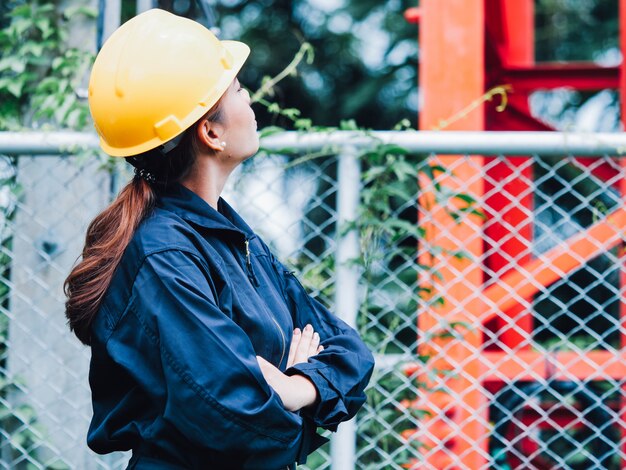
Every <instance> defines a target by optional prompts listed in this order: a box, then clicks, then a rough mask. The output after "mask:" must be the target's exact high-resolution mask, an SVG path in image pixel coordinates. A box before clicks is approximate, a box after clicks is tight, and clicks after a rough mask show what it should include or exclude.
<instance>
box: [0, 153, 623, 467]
mask: <svg viewBox="0 0 626 470" xmlns="http://www.w3.org/2000/svg"><path fill="white" fill-rule="evenodd" d="M407 160H410V161H411V162H414V163H415V167H414V168H415V175H416V177H415V178H414V179H413V180H412V181H411V182H410V183H409V184H410V188H411V194H412V196H411V197H409V198H404V199H402V198H397V197H396V198H392V199H390V201H391V202H390V204H391V209H392V210H391V216H390V220H391V219H393V220H397V221H404V222H405V223H406V226H404V225H402V223H400V222H398V223H396V226H397V227H400V229H398V230H395V231H390V232H388V233H385V232H376V233H375V234H374V235H372V232H368V231H367V227H364V226H363V225H361V228H362V229H363V228H365V230H364V231H363V234H362V238H361V243H362V249H363V253H364V259H363V260H361V264H360V269H361V271H360V272H361V286H360V289H361V290H360V295H361V298H360V299H359V300H360V303H361V308H360V312H359V318H358V328H359V331H360V333H361V334H362V336H363V337H364V338H365V340H366V341H367V342H368V343H369V344H370V346H371V348H372V350H373V351H374V352H375V353H376V356H377V368H376V371H375V373H374V376H373V378H372V381H371V384H370V386H369V388H368V401H367V403H366V405H365V406H364V407H363V409H362V410H361V412H360V413H359V415H358V417H357V425H358V426H357V435H356V442H357V452H356V456H355V459H356V460H355V465H356V467H357V468H363V469H382V468H385V469H403V468H420V469H421V468H472V469H474V468H476V469H479V468H483V469H485V470H486V469H488V468H495V469H502V470H504V469H509V468H510V469H513V468H517V469H526V468H538V469H541V468H572V469H583V468H584V469H588V468H608V469H613V468H619V467H620V466H621V465H622V464H621V462H622V460H623V459H625V458H626V455H624V444H625V441H624V437H623V436H622V429H623V428H624V426H625V423H624V420H623V412H622V409H623V406H624V400H625V399H626V398H625V397H624V389H623V387H624V385H623V383H624V375H625V372H626V361H625V359H624V357H623V352H622V351H623V349H622V341H623V337H624V334H626V330H625V328H624V326H623V324H622V319H621V316H622V315H624V314H625V313H626V312H625V311H624V284H625V279H626V268H625V266H624V256H623V229H624V216H623V212H624V210H625V207H624V195H623V192H621V191H623V190H624V186H623V182H622V181H623V179H624V177H625V176H626V175H625V174H624V172H625V166H624V161H623V158H614V157H603V158H584V159H583V158H576V157H574V156H568V157H563V158H552V157H550V158H547V157H541V156H533V157H517V158H507V157H502V156H500V157H494V158H486V157H473V156H461V157H439V156H437V155H431V156H428V157H426V156H424V157H408V158H407ZM290 162H291V160H290V159H288V158H287V157H284V156H278V155H274V156H267V157H264V158H258V159H254V160H252V161H251V162H250V163H249V164H246V165H244V168H243V169H241V170H240V171H238V172H237V173H236V174H234V175H233V176H232V177H231V179H230V184H229V186H228V187H227V189H226V191H225V194H224V196H225V197H226V198H227V199H228V200H229V202H231V203H232V204H233V205H234V206H235V207H236V208H237V209H238V210H239V211H240V213H241V214H242V215H243V217H244V218H245V219H246V220H247V221H248V222H249V224H250V225H251V226H252V227H254V228H255V230H257V232H258V233H259V234H260V235H261V236H262V237H263V238H264V239H265V240H266V241H267V242H268V243H269V244H270V245H271V247H272V248H273V249H274V251H275V252H276V254H277V255H278V257H279V258H281V259H282V260H283V261H285V262H286V263H287V264H289V265H291V266H292V267H293V268H294V269H296V270H297V271H298V272H299V274H300V278H301V279H302V280H303V283H304V284H305V285H306V286H307V287H309V288H310V289H311V291H312V293H313V294H314V295H318V296H319V297H320V298H321V300H322V301H323V302H325V303H326V304H327V305H329V306H331V308H332V304H333V298H334V293H335V289H340V288H341V286H335V284H334V277H333V273H334V270H335V262H334V260H335V256H336V253H335V247H336V237H337V232H338V227H337V211H336V199H337V189H338V186H337V185H338V183H337V158H335V157H324V158H316V159H311V160H309V161H307V162H305V163H302V164H299V165H291V164H290ZM362 165H363V169H364V170H365V169H366V168H367V167H368V162H367V161H363V162H362ZM109 170H110V168H102V167H101V165H100V164H99V163H98V162H97V161H96V159H92V158H81V157H64V158H59V157H19V158H14V159H9V158H5V159H4V160H2V164H1V167H0V177H1V178H2V179H3V181H4V185H3V186H2V189H1V191H0V205H1V206H2V208H3V210H2V217H3V218H2V221H1V222H2V230H1V232H0V233H1V235H2V249H1V251H0V256H1V257H2V272H1V273H0V275H1V281H0V289H1V290H0V367H1V368H0V468H7V469H14V468H29V469H30V468H37V469H44V468H54V469H62V468H76V469H83V468H85V469H91V468H98V469H118V468H124V466H125V463H126V461H127V459H128V455H125V454H121V453H120V454H113V455H108V456H97V455H95V454H93V453H92V452H90V451H89V450H88V449H87V448H86V443H85V436H86V431H87V426H88V423H89V419H90V413H91V409H90V395H89V389H88V383H87V371H88V359H89V352H88V349H87V348H85V347H82V346H80V345H79V343H78V341H77V340H76V339H75V338H74V337H73V336H72V335H71V334H70V333H69V331H67V326H66V323H65V318H64V315H63V303H64V296H63V292H62V282H63V280H64V279H65V277H66V276H67V274H68V273H69V270H70V267H71V265H72V264H73V263H74V261H75V260H76V259H77V256H78V255H79V254H80V249H81V248H82V243H83V241H84V234H85V230H86V227H87V224H88V222H89V221H90V220H91V219H92V218H93V217H94V216H95V215H96V214H97V213H98V212H99V211H100V210H101V209H102V208H103V207H104V206H105V205H106V204H107V202H108V201H109V200H110V197H111V194H112V193H114V192H115V191H116V190H117V189H118V188H117V182H119V181H126V180H127V179H128V178H129V177H130V172H127V171H126V170H120V169H116V170H115V177H114V178H112V177H111V174H110V171H109ZM418 174H419V175H420V177H419V178H418V177H417V175H418ZM418 185H419V188H418ZM620 185H621V186H620ZM367 190H368V185H367V184H366V185H365V187H364V189H363V194H366V192H367ZM429 195H430V196H432V197H430V196H429ZM459 195H460V196H459ZM464 195H465V196H464ZM429 198H430V199H429ZM472 211H473V212H472ZM481 214H482V215H481ZM418 219H419V226H420V227H424V231H423V232H422V231H415V230H411V228H410V227H413V228H415V227H417V226H418ZM388 222H389V221H388ZM389 223H395V222H389ZM357 225H358V224H357ZM403 227H405V228H406V230H404V229H403ZM340 231H341V230H340ZM418 238H419V240H418ZM580 240H581V241H580ZM579 241H580V243H579ZM577 243H578V244H577ZM581 244H582V245H581ZM450 279H452V280H453V282H452V283H451V282H449V281H450ZM459 292H464V294H462V295H460V294H459ZM331 465H332V463H331V458H330V448H329V446H324V447H323V448H322V449H320V450H319V451H318V452H316V453H315V454H314V455H312V456H310V457H309V460H308V462H307V465H306V466H303V467H302V468H310V469H314V468H315V469H325V468H331Z"/></svg>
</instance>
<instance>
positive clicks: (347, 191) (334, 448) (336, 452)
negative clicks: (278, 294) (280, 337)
mask: <svg viewBox="0 0 626 470" xmlns="http://www.w3.org/2000/svg"><path fill="white" fill-rule="evenodd" d="M338 165H339V166H338V170H337V184H338V190H337V229H336V231H337V251H336V254H335V256H336V260H335V261H336V282H335V308H336V313H337V315H338V316H339V317H340V318H341V319H342V320H343V321H345V322H346V323H347V324H348V325H350V326H352V327H353V328H356V317H357V313H358V311H359V299H358V289H359V275H360V273H359V268H358V266H356V265H355V264H354V263H351V261H352V260H354V259H356V258H357V257H358V256H359V236H358V233H357V231H356V230H351V231H350V232H348V233H346V234H345V235H344V236H340V235H339V233H340V232H341V231H342V227H343V226H344V225H345V224H346V223H347V222H351V221H354V220H356V218H357V216H358V208H359V193H360V189H361V184H360V182H361V168H360V162H359V158H358V150H357V148H356V147H353V146H346V147H344V148H342V151H341V154H340V156H339V164H338ZM330 447H331V465H332V466H331V468H332V470H352V469H354V468H355V467H354V466H355V460H356V422H355V420H354V419H351V420H350V421H347V422H344V423H342V424H340V425H339V428H338V430H337V433H336V434H335V435H334V436H333V437H332V440H331V445H330Z"/></svg>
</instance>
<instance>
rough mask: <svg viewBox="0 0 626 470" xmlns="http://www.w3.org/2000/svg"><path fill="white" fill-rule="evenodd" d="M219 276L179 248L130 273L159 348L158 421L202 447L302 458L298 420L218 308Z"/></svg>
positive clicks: (224, 290)
mask: <svg viewBox="0 0 626 470" xmlns="http://www.w3.org/2000/svg"><path fill="white" fill-rule="evenodd" d="M211 269H213V270H218V271H219V268H211ZM223 279H224V276H222V275H221V274H220V273H219V272H210V268H209V267H208V266H207V265H206V264H205V263H204V262H203V261H202V260H201V259H200V258H198V257H196V256H195V255H193V254H191V253H185V252H181V251H177V250H168V251H163V252H160V253H156V254H152V255H150V256H148V257H147V258H146V260H145V262H144V263H143V265H142V267H141V268H140V270H139V273H138V275H137V277H136V280H135V283H134V286H133V296H132V299H133V300H132V312H133V314H134V315H136V316H137V318H138V319H139V323H140V324H141V328H142V329H143V333H145V335H144V337H147V338H149V340H146V341H147V342H149V343H151V346H150V347H152V348H154V346H156V347H157V348H158V351H159V355H160V361H161V368H162V373H163V377H164V381H165V398H164V409H163V416H164V419H165V420H166V421H167V422H169V423H170V424H171V425H172V426H174V427H175V428H176V429H177V430H178V431H180V432H181V433H182V434H183V435H184V436H185V437H186V438H187V439H189V440H190V441H191V442H193V443H195V444H196V445H198V446H201V447H204V448H214V449H215V448H217V449H218V450H220V451H222V452H225V453H229V452H236V453H237V455H238V456H241V455H245V454H248V455H251V456H255V457H254V458H255V459H256V460H257V462H258V461H264V462H266V463H268V464H269V463H270V462H271V463H272V464H276V466H277V467H279V466H283V465H284V466H286V465H288V464H290V463H293V462H294V461H296V460H298V461H299V460H302V459H303V456H306V455H307V453H308V449H306V447H307V443H306V441H307V440H308V439H309V438H308V437H307V432H305V431H304V430H303V429H304V428H303V426H304V423H303V420H302V418H301V417H300V416H299V415H298V414H296V413H292V412H289V411H287V410H286V409H285V408H284V406H283V404H282V401H281V400H280V398H279V396H278V395H277V394H276V393H275V392H274V391H273V390H272V389H271V387H270V386H269V385H268V384H267V382H266V381H265V379H264V377H263V375H262V373H261V370H260V368H259V366H258V363H257V359H256V354H255V351H254V349H253V346H252V344H251V342H250V340H249V338H248V336H247V335H246V334H245V332H244V331H243V330H242V329H241V328H240V327H239V326H238V325H237V324H236V323H235V322H234V321H233V320H232V319H231V317H230V315H229V313H230V312H228V311H223V309H225V308H229V307H225V306H229V305H230V300H229V297H230V295H231V291H230V289H229V287H228V286H227V285H226V284H225V283H224V281H223ZM218 305H220V306H221V308H220V307H218ZM138 333H139V332H138ZM138 347H139V348H141V347H142V346H141V345H140V346H138Z"/></svg>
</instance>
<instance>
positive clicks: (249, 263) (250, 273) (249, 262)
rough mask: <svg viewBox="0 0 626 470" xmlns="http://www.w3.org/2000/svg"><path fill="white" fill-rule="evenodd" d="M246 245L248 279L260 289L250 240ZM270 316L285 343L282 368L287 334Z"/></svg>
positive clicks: (281, 358) (245, 241)
mask: <svg viewBox="0 0 626 470" xmlns="http://www.w3.org/2000/svg"><path fill="white" fill-rule="evenodd" d="M244 244H245V247H246V269H247V270H248V277H249V278H250V280H251V281H252V283H253V284H254V285H255V286H257V287H258V286H259V282H258V280H257V278H256V276H255V275H254V270H253V269H252V259H251V257H250V240H248V239H247V238H246V239H245V240H244ZM268 316H269V317H270V318H271V319H272V321H273V322H274V325H276V328H277V329H278V332H279V333H280V337H281V339H282V342H283V350H282V354H281V355H280V361H279V362H278V366H279V367H280V365H281V364H282V362H283V359H284V358H285V350H286V349H287V338H285V333H284V332H283V329H282V328H281V327H280V325H279V324H278V322H277V321H276V318H274V316H273V315H272V314H269V315H268Z"/></svg>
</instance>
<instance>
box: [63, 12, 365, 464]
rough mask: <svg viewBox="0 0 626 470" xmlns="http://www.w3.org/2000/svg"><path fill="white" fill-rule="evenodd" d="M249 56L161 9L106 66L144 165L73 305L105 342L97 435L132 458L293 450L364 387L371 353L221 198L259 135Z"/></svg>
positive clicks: (96, 346) (103, 56) (219, 458)
mask: <svg viewBox="0 0 626 470" xmlns="http://www.w3.org/2000/svg"><path fill="white" fill-rule="evenodd" d="M248 54H249V48H248V47H247V46H246V45H245V44H242V43H238V42H233V41H219V40H218V39H216V38H215V36H213V34H212V33H211V32H210V31H208V30H207V29H206V28H204V27H202V26H201V25H199V24H197V23H195V22H193V21H190V20H187V19H184V18H180V17H177V16H175V15H172V14H170V13H167V12H164V11H161V10H150V11H148V12H146V13H143V14H141V15H139V16H137V17H135V18H133V19H132V20H130V21H128V22H127V23H125V24H124V25H123V26H122V27H121V28H119V29H118V30H117V31H116V32H115V33H114V34H113V35H112V36H111V37H110V39H109V40H108V41H107V43H106V44H105V45H104V47H103V48H102V50H101V51H100V53H99V55H98V57H97V58H96V61H95V63H94V66H93V70H92V75H91V79H90V86H89V105H90V109H91V113H92V116H93V118H94V122H95V125H96V129H97V131H98V133H99V135H100V142H101V146H102V148H103V149H104V150H105V151H106V152H107V153H109V154H110V155H112V156H116V157H126V160H127V161H128V162H129V163H130V164H131V165H133V166H134V167H135V176H134V178H133V179H132V181H131V182H130V183H129V184H128V185H127V186H126V187H125V188H124V189H123V190H122V191H121V193H120V194H119V196H118V197H117V199H116V200H115V201H114V202H113V203H112V204H111V205H110V206H109V207H108V208H107V209H106V210H105V211H103V212H102V213H101V214H100V215H99V216H98V217H96V218H95V219H94V221H93V222H92V223H91V224H90V226H89V228H88V231H87V236H86V243H85V248H84V250H83V254H82V260H81V261H80V263H78V265H77V266H76V267H75V268H74V269H73V270H72V272H71V273H70V275H69V277H68V278H67V280H66V282H65V292H66V295H67V297H68V300H67V303H66V314H67V317H68V319H69V325H70V328H71V329H72V330H73V331H74V332H75V333H76V335H77V336H78V338H79V339H80V340H81V341H82V342H83V343H85V344H87V345H90V346H91V352H92V358H91V365H90V373H89V382H90V386H91V390H92V400H93V419H92V421H91V425H90V428H89V432H88V437H87V441H88V444H89V446H90V447H91V448H92V449H93V450H94V451H96V452H98V453H108V452H113V451H117V450H129V449H131V450H132V451H133V456H132V458H131V461H130V464H129V468H136V469H157V468H158V469H170V468H171V469H181V468H189V469H214V468H215V469H220V468H228V469H231V468H262V469H278V468H285V467H288V466H295V463H296V462H299V463H302V462H304V461H305V460H306V456H307V455H308V454H309V453H310V452H312V451H313V450H315V449H316V448H317V447H319V446H320V445H321V444H322V443H323V442H324V441H325V439H323V438H322V437H320V436H318V435H317V434H316V428H317V427H322V428H325V429H330V430H335V429H336V427H337V425H338V424H339V423H340V422H341V421H345V420H347V419H350V418H351V417H352V416H354V414H355V413H356V412H357V410H358V409H359V408H360V406H361V405H362V404H363V403H364V401H365V396H364V393H363V391H364V388H365V386H366V385H367V382H368V380H369V377H370V375H371V372H372V369H373V358H372V355H371V353H370V352H369V351H368V349H367V348H366V347H365V345H364V344H363V343H362V341H361V340H360V339H359V337H358V335H357V334H356V333H355V331H354V330H353V329H351V328H350V327H348V326H347V325H346V324H345V323H343V322H342V321H340V320H338V319H337V318H336V317H335V316H333V315H332V314H331V313H329V312H328V311H327V310H326V309H325V308H324V307H322V306H321V304H319V303H318V302H316V301H315V300H313V299H312V298H310V297H309V296H308V295H307V294H306V292H305V291H304V290H303V288H302V287H301V285H300V284H299V282H298V281H297V280H296V279H295V278H294V277H293V275H292V273H290V272H289V271H287V270H286V269H285V268H284V267H283V266H282V265H281V264H280V263H279V262H278V261H277V260H276V259H275V258H274V256H272V254H271V253H270V251H269V250H268V248H267V246H266V245H265V244H264V243H263V242H262V241H261V240H260V239H259V238H258V237H257V236H256V235H255V234H254V232H253V231H252V230H251V229H250V227H248V225H246V223H245V222H244V221H243V220H242V219H241V217H239V215H238V214H237V213H236V212H235V211H234V210H233V209H232V208H231V207H230V206H229V205H228V204H227V203H226V202H225V201H224V200H223V199H221V198H220V193H221V191H222V189H223V187H224V184H225V182H226V180H227V178H228V176H229V175H230V173H231V172H232V171H233V170H234V169H235V168H236V167H237V166H238V165H239V164H241V162H243V161H244V160H245V159H247V158H249V157H250V156H251V155H253V154H254V153H255V152H256V151H257V150H258V145H259V142H258V137H257V133H256V121H255V119H254V113H253V111H252V109H251V108H250V97H249V95H248V93H247V91H245V90H244V89H242V88H241V87H240V85H239V82H238V80H237V78H236V75H237V73H238V71H239V69H240V68H241V66H242V65H243V63H244V61H245V60H246V58H247V56H248Z"/></svg>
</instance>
